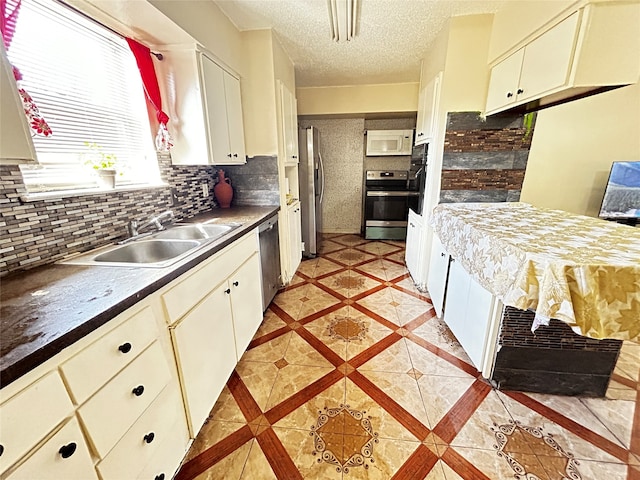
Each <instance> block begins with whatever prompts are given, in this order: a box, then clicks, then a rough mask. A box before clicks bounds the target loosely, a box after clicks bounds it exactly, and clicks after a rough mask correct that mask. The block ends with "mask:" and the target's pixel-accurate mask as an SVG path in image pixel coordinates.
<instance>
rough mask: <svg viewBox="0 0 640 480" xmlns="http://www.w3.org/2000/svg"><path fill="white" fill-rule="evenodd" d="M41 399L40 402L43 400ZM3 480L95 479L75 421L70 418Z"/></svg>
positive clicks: (87, 450) (94, 473)
mask: <svg viewBox="0 0 640 480" xmlns="http://www.w3.org/2000/svg"><path fill="white" fill-rule="evenodd" d="M43 400H44V399H43ZM4 478H6V480H34V479H38V480H60V479H62V478H64V479H65V480H91V479H96V480H97V479H98V475H97V474H96V470H95V468H94V466H93V460H92V459H91V455H90V454H89V449H88V448H87V444H86V442H85V440H84V437H83V435H82V431H81V430H80V425H78V421H77V420H76V419H75V418H71V419H70V420H69V421H67V422H66V423H65V424H64V426H63V427H62V428H61V429H60V430H58V431H57V432H56V433H55V434H54V435H53V436H52V437H51V438H50V439H49V440H47V441H46V442H45V443H44V444H43V445H42V446H41V447H40V448H38V449H37V450H36V451H35V452H33V453H32V454H31V455H30V456H29V457H28V458H27V459H26V460H25V461H24V463H22V464H21V465H20V467H19V468H17V469H16V470H15V471H14V472H13V473H11V474H10V475H8V476H7V477H4Z"/></svg>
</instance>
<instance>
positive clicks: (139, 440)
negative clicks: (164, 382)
mask: <svg viewBox="0 0 640 480" xmlns="http://www.w3.org/2000/svg"><path fill="white" fill-rule="evenodd" d="M178 415H180V416H181V417H182V422H183V424H184V425H186V419H185V417H184V407H183V406H182V401H181V399H180V397H179V395H178V391H177V390H176V388H175V387H173V386H171V385H170V386H168V387H166V388H165V389H164V390H163V391H162V393H161V394H160V395H159V396H158V398H156V400H154V402H153V403H152V404H151V406H150V407H149V408H148V409H147V410H146V411H145V412H144V413H143V414H142V416H141V417H140V418H139V419H138V420H137V421H136V423H134V424H133V426H132V427H131V428H130V429H129V431H128V432H127V433H126V434H125V435H124V437H122V439H121V440H120V441H119V442H118V443H117V444H116V446H115V447H113V449H112V450H111V451H110V452H109V455H107V457H106V458H105V459H104V460H103V461H102V462H100V463H99V464H98V471H99V472H100V476H101V477H102V480H110V479H113V480H121V479H123V478H135V477H137V476H138V474H139V473H140V471H141V470H142V469H143V468H144V467H145V465H146V464H147V463H149V461H150V460H151V458H152V457H153V455H154V454H155V452H156V450H158V448H159V447H160V445H162V444H163V443H164V442H165V440H167V439H168V438H169V437H171V436H172V435H175V433H174V432H173V431H172V428H173V426H174V424H175V423H176V422H177V420H178ZM182 431H184V428H182ZM182 440H183V442H185V443H186V441H187V437H186V436H184V437H182Z"/></svg>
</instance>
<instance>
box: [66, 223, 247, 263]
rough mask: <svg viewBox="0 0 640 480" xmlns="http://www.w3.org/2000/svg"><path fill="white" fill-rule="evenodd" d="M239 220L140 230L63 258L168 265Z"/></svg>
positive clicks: (71, 260)
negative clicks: (116, 243)
mask: <svg viewBox="0 0 640 480" xmlns="http://www.w3.org/2000/svg"><path fill="white" fill-rule="evenodd" d="M240 225H241V224H240V223H228V224H202V223H194V224H181V225H174V226H172V227H169V228H168V229H166V230H162V231H160V232H157V233H147V234H142V235H140V236H139V237H133V238H129V239H127V240H125V241H124V242H122V243H121V244H119V245H110V246H108V247H102V248H99V249H96V250H92V251H91V252H87V253H84V254H80V255H78V256H75V257H72V258H69V259H66V260H64V261H62V262H61V263H65V264H71V265H103V266H129V267H132V266H138V267H167V266H169V265H172V264H174V263H177V262H178V261H180V260H181V259H182V258H184V257H187V256H188V255H190V254H191V253H193V252H194V251H195V250H196V249H198V248H199V247H202V246H204V245H208V244H210V243H213V242H214V241H216V240H217V239H219V238H221V237H224V235H226V234H227V233H229V232H230V231H232V230H234V229H236V228H238V227H239V226H240Z"/></svg>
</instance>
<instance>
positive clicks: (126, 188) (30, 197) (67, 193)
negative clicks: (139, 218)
mask: <svg viewBox="0 0 640 480" xmlns="http://www.w3.org/2000/svg"><path fill="white" fill-rule="evenodd" d="M168 187H170V185H169V184H168V183H156V184H153V185H122V186H119V187H115V188H82V189H77V190H56V191H49V192H32V193H25V194H23V195H20V200H22V201H23V202H37V201H40V200H57V199H62V198H69V197H82V196H86V195H102V194H104V193H118V192H130V191H132V190H153V189H155V188H168Z"/></svg>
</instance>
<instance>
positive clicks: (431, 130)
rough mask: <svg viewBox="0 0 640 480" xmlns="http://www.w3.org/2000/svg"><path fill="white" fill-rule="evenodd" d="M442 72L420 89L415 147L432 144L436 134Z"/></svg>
mask: <svg viewBox="0 0 640 480" xmlns="http://www.w3.org/2000/svg"><path fill="white" fill-rule="evenodd" d="M441 82H442V72H440V73H439V74H438V75H436V76H435V77H433V78H432V79H431V80H430V81H429V82H428V83H427V84H425V85H424V86H422V88H420V95H419V97H418V118H417V120H416V136H415V141H414V144H415V145H421V144H423V143H427V142H430V141H431V140H433V137H434V136H435V134H436V126H437V124H436V119H437V112H438V102H439V100H440V84H441Z"/></svg>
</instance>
